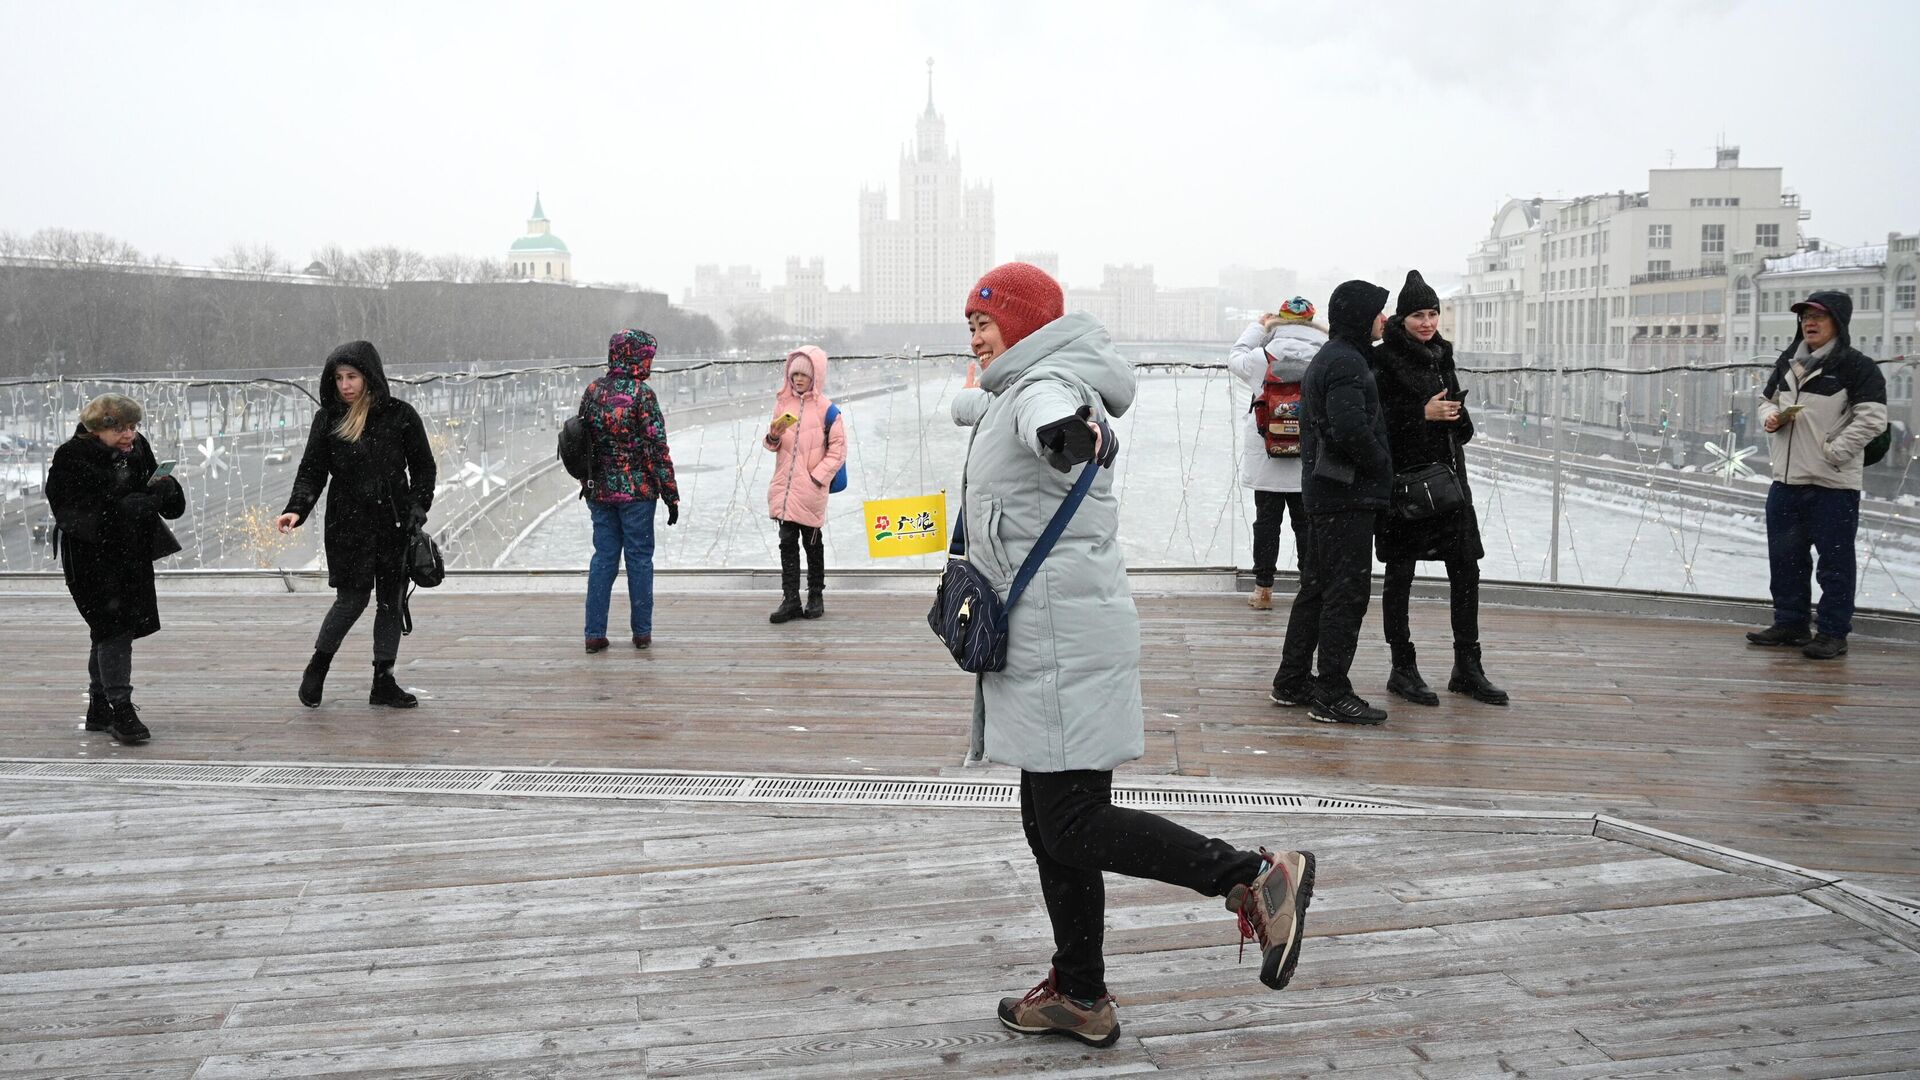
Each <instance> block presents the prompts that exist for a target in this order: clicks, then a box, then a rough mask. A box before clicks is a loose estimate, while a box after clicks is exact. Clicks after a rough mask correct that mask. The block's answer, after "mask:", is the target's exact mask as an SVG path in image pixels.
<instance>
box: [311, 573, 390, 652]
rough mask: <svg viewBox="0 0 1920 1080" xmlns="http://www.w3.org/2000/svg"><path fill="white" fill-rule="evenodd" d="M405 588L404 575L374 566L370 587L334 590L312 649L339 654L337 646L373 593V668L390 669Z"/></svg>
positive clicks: (365, 607) (338, 646)
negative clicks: (377, 604) (375, 598)
mask: <svg viewBox="0 0 1920 1080" xmlns="http://www.w3.org/2000/svg"><path fill="white" fill-rule="evenodd" d="M406 585H407V579H406V576H405V575H404V574H402V573H401V572H400V571H398V570H393V571H388V570H386V569H384V568H382V567H375V568H374V572H373V588H371V589H335V590H334V591H333V606H332V607H330V608H328V609H327V616H326V618H325V619H322V620H321V622H320V636H319V637H318V638H316V639H315V640H314V643H313V647H314V649H315V650H316V651H318V652H323V653H335V652H339V651H340V643H341V642H343V641H345V640H346V639H347V631H349V630H351V629H353V624H354V623H356V622H358V621H359V620H360V613H361V612H363V611H365V610H367V601H368V600H370V599H373V598H374V597H375V596H376V594H377V595H378V597H379V606H378V607H376V608H375V609H374V612H373V665H374V666H375V667H392V666H393V662H394V661H395V660H396V659H398V658H399V656H400V605H401V603H402V602H403V601H404V600H405V597H406V593H405V591H404V590H405V589H406Z"/></svg>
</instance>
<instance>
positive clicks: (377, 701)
mask: <svg viewBox="0 0 1920 1080" xmlns="http://www.w3.org/2000/svg"><path fill="white" fill-rule="evenodd" d="M367 704H369V705H385V706H387V707H388V708H390V709H411V708H413V707H414V706H415V705H418V704H420V699H419V698H417V697H414V696H413V695H412V694H409V693H407V692H406V691H405V690H402V689H400V684H399V683H397V682H394V681H393V665H392V664H375V665H373V692H372V693H369V694H368V695H367Z"/></svg>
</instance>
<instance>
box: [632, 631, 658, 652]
mask: <svg viewBox="0 0 1920 1080" xmlns="http://www.w3.org/2000/svg"><path fill="white" fill-rule="evenodd" d="M633 647H634V648H636V649H651V648H653V635H652V634H635V635H633Z"/></svg>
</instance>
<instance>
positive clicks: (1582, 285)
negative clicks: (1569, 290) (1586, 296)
mask: <svg viewBox="0 0 1920 1080" xmlns="http://www.w3.org/2000/svg"><path fill="white" fill-rule="evenodd" d="M1586 287H1587V268H1586V267H1584V266H1583V267H1581V268H1580V288H1582V289H1584V288H1586Z"/></svg>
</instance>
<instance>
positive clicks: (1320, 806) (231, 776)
mask: <svg viewBox="0 0 1920 1080" xmlns="http://www.w3.org/2000/svg"><path fill="white" fill-rule="evenodd" d="M0 779H18V780H63V781H73V782H78V783H111V784H130V785H143V784H145V785H156V786H171V785H188V786H194V787H226V788H241V789H253V790H281V791H392V792H422V793H432V794H448V795H472V794H484V795H511V796H515V797H534V798H541V797H545V798H567V799H628V800H654V801H661V802H731V803H763V804H789V805H795V804H798V805H808V804H811V805H823V804H839V805H854V806H916V807H988V808H1004V807H1012V806H1017V805H1018V804H1019V801H1020V792H1019V787H1018V786H1017V785H1015V784H1013V783H1010V782H1001V781H993V780H902V779H880V778H874V779H853V778H848V779H841V778H834V777H808V776H727V775H701V774H689V773H680V774H670V773H640V772H621V771H618V770H601V771H586V770H569V771H548V770H542V769H463V768H451V767H449V768H430V767H419V768H408V767H391V766H375V765H234V764H197V763H192V762H158V761H155V762H70V761H33V760H21V759H13V760H0ZM1113 800H1114V802H1116V803H1119V804H1120V805H1122V806H1132V807H1137V808H1140V809H1151V810H1164V809H1177V810H1199V811H1206V810H1211V811H1219V812H1225V813H1233V812H1267V813H1274V812H1285V811H1290V810H1343V811H1356V812H1362V813H1364V812H1366V811H1369V810H1392V811H1396V812H1400V813H1405V812H1407V811H1409V810H1412V809H1414V808H1413V807H1410V806H1408V805H1407V804H1404V803H1394V802H1387V801H1384V800H1375V799H1351V798H1329V797H1326V796H1321V795H1300V794H1286V793H1276V792H1262V791H1222V790H1213V789H1188V788H1156V787H1142V786H1134V785H1117V786H1115V787H1114V789H1113Z"/></svg>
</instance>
